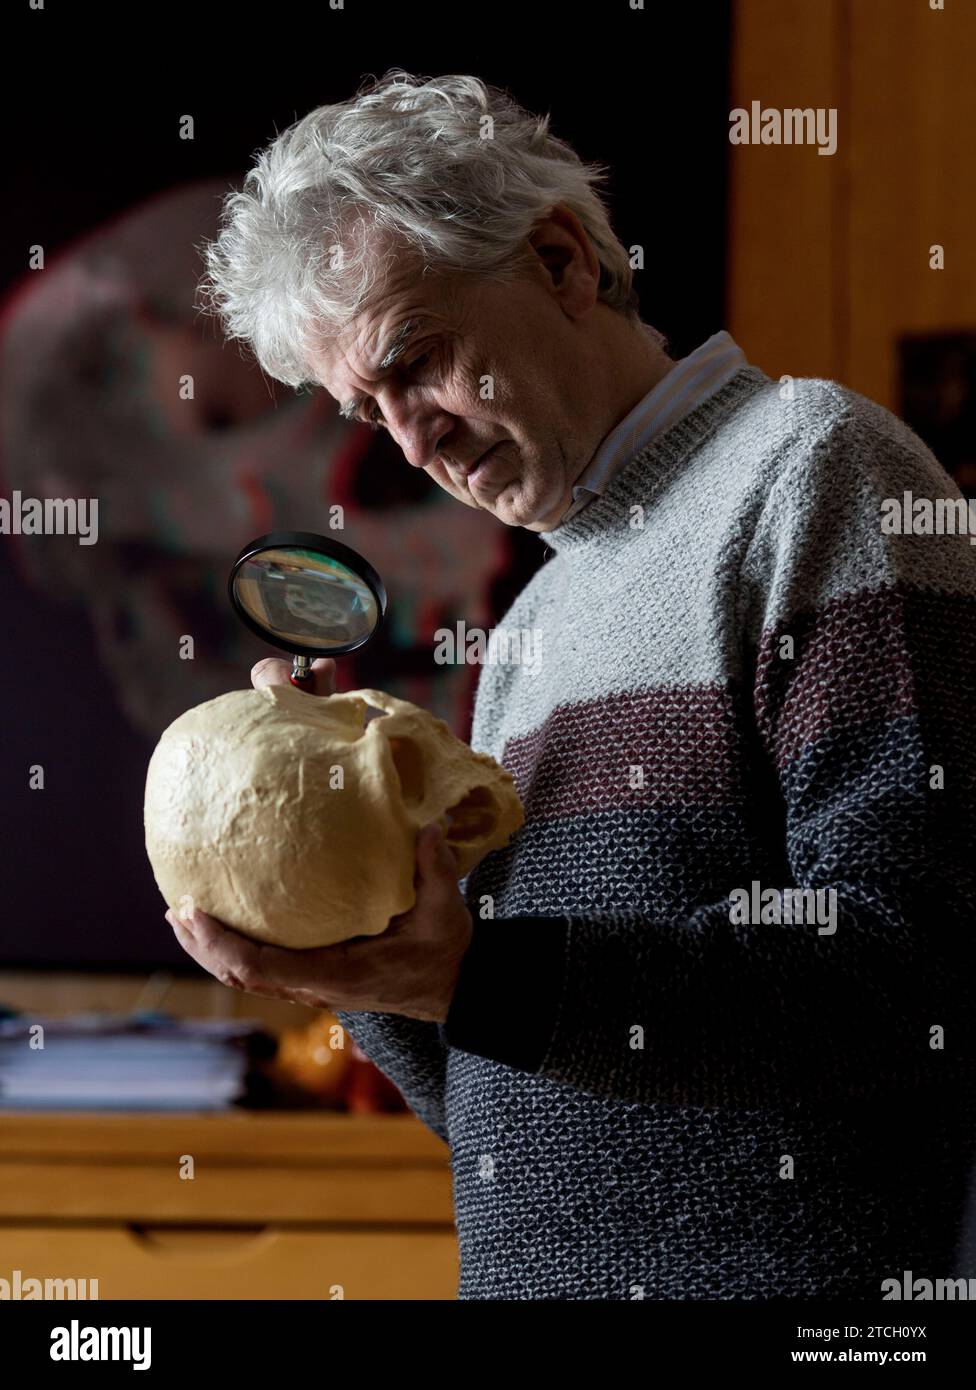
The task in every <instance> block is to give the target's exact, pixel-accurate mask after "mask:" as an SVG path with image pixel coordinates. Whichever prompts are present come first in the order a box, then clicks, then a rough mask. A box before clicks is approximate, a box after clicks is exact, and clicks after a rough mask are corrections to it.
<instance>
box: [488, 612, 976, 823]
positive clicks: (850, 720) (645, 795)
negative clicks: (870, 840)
mask: <svg viewBox="0 0 976 1390" xmlns="http://www.w3.org/2000/svg"><path fill="white" fill-rule="evenodd" d="M974 613H976V602H974V600H972V599H969V598H966V597H964V596H959V595H947V594H940V593H931V592H924V591H919V590H910V589H904V588H898V589H896V588H890V589H884V590H880V591H875V592H862V593H858V594H850V595H845V596H844V597H842V598H839V599H836V600H834V601H832V602H831V603H829V604H827V605H826V606H825V607H824V608H823V609H822V610H821V611H820V612H819V613H815V614H803V615H798V616H797V617H796V618H795V619H794V620H793V621H792V622H790V623H788V624H784V625H783V626H782V627H780V628H778V629H776V630H775V631H769V632H767V633H765V634H764V635H763V638H762V641H761V643H760V647H759V652H758V656H757V665H756V677H755V716H754V718H755V721H756V722H757V723H758V727H759V730H760V733H761V735H762V738H763V739H764V741H765V744H766V748H767V750H768V752H769V755H770V756H771V757H772V758H774V760H775V764H776V767H777V769H778V770H780V771H782V769H783V768H785V767H786V766H788V764H789V763H791V762H792V761H793V760H794V759H795V758H796V757H797V756H799V754H801V753H802V752H803V750H804V749H805V748H807V747H809V746H810V745H811V744H812V743H814V742H816V740H817V739H819V738H821V737H822V736H823V735H824V734H826V733H828V732H830V731H831V730H835V729H844V728H851V727H854V726H857V725H863V724H865V723H867V724H873V725H875V726H877V725H879V724H880V725H883V724H885V723H886V722H888V721H890V720H893V719H897V718H900V717H902V716H904V715H907V714H912V713H918V714H919V715H920V717H921V721H922V731H923V734H925V735H927V737H926V744H927V745H929V744H931V745H932V746H934V747H936V748H938V749H939V750H940V751H949V749H948V748H947V746H946V741H945V731H946V730H947V729H952V728H955V730H956V736H955V742H956V743H958V740H959V738H963V739H964V740H965V741H966V742H967V743H968V742H969V741H970V740H971V739H972V738H973V737H976V719H974V720H973V721H971V722H969V723H965V724H962V725H960V723H959V719H958V708H957V704H958V699H959V694H958V692H959V691H961V690H965V689H976V645H974V644H973V643H972V642H963V641H960V640H959V634H961V633H966V632H971V631H972V630H973V623H974ZM787 635H788V636H790V637H792V638H793V653H794V654H793V657H792V659H790V658H786V657H783V656H781V655H780V651H781V638H782V637H783V636H787ZM916 673H919V674H920V675H921V680H922V688H923V689H924V690H925V699H924V704H923V705H922V707H921V708H920V709H919V708H918V707H917V704H916V696H915V689H916ZM737 698H738V697H737V696H736V694H735V693H734V692H733V691H732V690H731V689H728V688H725V689H723V688H722V687H720V686H717V685H709V686H704V685H703V686H685V687H681V688H677V689H660V688H657V689H645V690H638V691H627V692H620V691H616V692H613V693H611V694H609V695H607V696H605V697H603V698H601V699H599V700H588V701H580V702H579V703H576V704H562V705H558V706H557V707H556V709H554V710H553V711H552V713H551V714H550V715H549V716H548V717H547V719H546V720H545V722H544V723H543V724H542V726H541V727H540V728H539V729H536V730H534V731H533V732H532V733H531V734H527V735H525V736H524V737H522V738H516V739H510V740H509V741H508V743H507V744H506V745H505V750H504V753H503V756H502V761H503V763H504V765H505V767H506V768H508V770H509V771H510V772H511V774H512V776H513V777H514V779H515V785H516V787H517V789H518V792H519V795H520V796H521V798H522V800H523V802H524V803H525V808H526V815H527V817H529V818H530V819H531V818H541V819H551V818H557V817H564V816H565V817H572V816H576V815H579V814H580V813H583V812H586V811H605V810H615V809H618V808H628V807H637V806H680V807H681V808H682V809H693V808H695V807H698V806H700V807H716V806H730V805H736V804H741V803H742V802H743V800H744V799H747V798H748V797H749V796H750V794H751V792H750V788H752V787H754V785H755V780H756V768H755V766H754V765H753V759H754V757H755V751H756V750H755V749H754V748H753V749H746V747H745V745H744V742H743V740H744V737H745V734H744V730H747V729H748V727H749V726H750V724H751V723H752V721H753V716H752V715H751V714H750V715H747V716H746V717H745V718H741V716H740V718H739V719H737V717H736V706H737ZM950 743H951V741H950ZM957 751H960V750H957ZM634 766H640V767H641V768H642V770H643V785H642V786H641V785H638V786H631V785H630V780H631V768H632V767H634Z"/></svg>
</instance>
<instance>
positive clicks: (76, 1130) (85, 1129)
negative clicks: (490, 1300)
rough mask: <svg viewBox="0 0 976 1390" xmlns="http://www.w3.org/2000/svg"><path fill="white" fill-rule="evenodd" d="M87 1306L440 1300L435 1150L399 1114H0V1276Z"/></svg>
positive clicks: (441, 1177) (447, 1194)
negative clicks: (49, 1285) (60, 1292)
mask: <svg viewBox="0 0 976 1390" xmlns="http://www.w3.org/2000/svg"><path fill="white" fill-rule="evenodd" d="M14 1270H20V1271H21V1278H22V1279H26V1278H28V1277H31V1278H38V1279H44V1278H57V1279H71V1278H74V1279H88V1280H91V1279H97V1280H98V1281H99V1282H98V1295H99V1298H100V1299H115V1298H140V1299H141V1298H166V1299H200V1298H241V1299H265V1298H270V1299H274V1298H303V1299H332V1298H337V1297H343V1298H347V1299H397V1298H405V1299H452V1298H454V1296H455V1293H456V1289H457V1279H458V1269H457V1247H456V1241H455V1236H454V1226H453V1210H452V1203H451V1177H450V1168H449V1158H448V1151H447V1149H446V1147H445V1146H444V1145H443V1144H442V1143H441V1142H440V1141H439V1140H438V1139H437V1138H435V1136H434V1135H432V1134H431V1133H430V1132H429V1131H428V1130H427V1129H425V1128H424V1126H423V1125H421V1124H420V1122H419V1121H418V1120H416V1119H415V1118H414V1117H413V1116H375V1117H373V1116H368V1117H358V1116H350V1115H344V1114H317V1113H316V1114H306V1113H302V1114H294V1113H280V1112H276V1113H263V1114H262V1113H258V1112H244V1111H240V1112H232V1113H229V1114H219V1115H200V1114H185V1115H184V1114H174V1115H160V1114H151V1115H144V1114H125V1115H119V1114H97V1115H93V1114H76V1113H58V1114H44V1115H41V1114H36V1115H35V1114H25V1113H23V1112H10V1111H0V1278H4V1279H7V1280H10V1279H11V1276H12V1272H13V1271H14Z"/></svg>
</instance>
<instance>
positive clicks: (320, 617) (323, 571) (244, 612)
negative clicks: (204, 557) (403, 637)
mask: <svg viewBox="0 0 976 1390" xmlns="http://www.w3.org/2000/svg"><path fill="white" fill-rule="evenodd" d="M228 595H229V597H230V601H231V603H232V604H233V607H234V609H235V611H236V612H237V615H238V617H239V618H240V619H241V620H242V622H244V623H245V624H246V625H247V626H248V627H249V628H250V629H251V631H252V632H254V633H256V634H257V636H259V637H263V638H264V639H265V641H267V642H270V643H271V645H272V646H275V647H279V648H282V649H283V650H284V651H288V652H291V653H292V654H293V656H294V658H295V671H294V673H293V677H292V678H293V680H296V682H297V681H298V680H299V679H306V680H307V679H308V673H309V669H310V666H311V659H312V657H314V656H339V655H341V654H344V653H346V652H352V651H355V650H356V649H357V648H358V647H361V646H362V645H363V644H364V643H365V642H368V641H369V640H370V638H371V637H373V636H374V635H375V633H376V631H377V629H378V628H379V626H380V623H381V622H382V620H383V615H384V613H385V611H386V590H385V588H384V586H383V582H382V580H381V579H380V577H379V575H378V574H377V573H376V571H375V570H374V569H373V567H372V565H370V564H369V562H368V561H367V560H365V559H364V558H363V556H362V555H359V554H357V552H356V551H354V550H352V549H350V547H349V546H346V545H341V544H340V543H339V542H338V541H334V540H332V539H331V538H329V537H325V536H319V535H313V534H312V533H311V532H305V531H278V532H273V533H271V534H270V535H267V536H259V537H258V539H257V540H255V541H251V543H250V544H249V545H246V546H245V547H244V549H243V550H242V551H241V553H240V554H239V555H238V557H237V559H236V560H235V561H234V567H233V569H232V570H231V573H230V577H229V581H228Z"/></svg>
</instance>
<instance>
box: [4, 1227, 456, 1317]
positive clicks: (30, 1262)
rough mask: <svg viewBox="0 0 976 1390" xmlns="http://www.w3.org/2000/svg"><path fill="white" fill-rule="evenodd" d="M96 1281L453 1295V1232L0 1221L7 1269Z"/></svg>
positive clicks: (253, 1295)
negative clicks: (245, 1228) (48, 1223)
mask: <svg viewBox="0 0 976 1390" xmlns="http://www.w3.org/2000/svg"><path fill="white" fill-rule="evenodd" d="M14 1270H20V1272H21V1279H22V1280H25V1279H28V1278H35V1279H42V1280H43V1279H45V1278H48V1279H62V1280H63V1279H69V1280H70V1279H77V1280H81V1279H87V1280H92V1279H97V1280H98V1297H99V1299H100V1300H105V1299H117V1298H136V1299H144V1298H145V1299H151V1298H163V1299H207V1298H226V1299H278V1298H294V1299H314V1300H325V1301H329V1300H330V1299H333V1298H335V1297H337V1296H338V1295H337V1292H336V1290H337V1289H341V1296H342V1297H344V1298H346V1299H400V1298H402V1299H453V1298H454V1297H455V1296H456V1292H457V1283H458V1261H457V1242H456V1240H455V1236H454V1232H453V1230H450V1229H446V1230H427V1231H402V1230H400V1231H394V1230H391V1231H375V1230H374V1231H357V1230H325V1229H316V1228H314V1227H312V1228H306V1229H301V1230H299V1229H289V1228H281V1227H275V1226H265V1227H263V1228H262V1229H260V1230H238V1229H229V1228H221V1227H196V1228H192V1229H190V1228H186V1227H166V1226H156V1227H148V1228H147V1227H133V1226H91V1227H86V1226H63V1227H59V1226H46V1227H45V1226H13V1225H11V1226H0V1277H2V1278H4V1279H7V1280H10V1279H11V1278H12V1274H13V1271H14Z"/></svg>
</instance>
